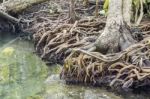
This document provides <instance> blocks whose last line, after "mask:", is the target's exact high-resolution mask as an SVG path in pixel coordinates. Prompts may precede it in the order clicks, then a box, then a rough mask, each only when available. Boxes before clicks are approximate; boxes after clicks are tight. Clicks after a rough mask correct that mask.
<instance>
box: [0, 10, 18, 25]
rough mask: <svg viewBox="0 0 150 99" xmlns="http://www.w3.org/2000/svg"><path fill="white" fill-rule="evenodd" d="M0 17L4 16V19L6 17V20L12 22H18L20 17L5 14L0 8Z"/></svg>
mask: <svg viewBox="0 0 150 99" xmlns="http://www.w3.org/2000/svg"><path fill="white" fill-rule="evenodd" d="M0 17H2V18H5V19H7V20H9V21H11V22H13V23H19V22H20V19H17V18H15V17H13V16H10V15H9V14H7V13H5V12H3V11H1V10H0Z"/></svg>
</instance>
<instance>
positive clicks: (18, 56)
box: [0, 37, 149, 99]
mask: <svg viewBox="0 0 150 99" xmlns="http://www.w3.org/2000/svg"><path fill="white" fill-rule="evenodd" d="M33 51H34V48H33V45H32V43H31V42H29V41H24V40H19V39H14V37H1V38H0V99H149V97H145V96H142V95H133V94H131V95H125V97H122V96H119V95H116V94H114V93H112V92H108V91H107V90H104V89H100V88H93V87H87V86H76V85H66V84H65V82H64V81H62V80H60V79H59V72H60V70H61V68H62V67H61V66H58V65H56V66H50V67H47V66H46V65H45V63H44V62H42V61H41V60H40V58H39V57H37V56H36V55H35V54H34V53H33Z"/></svg>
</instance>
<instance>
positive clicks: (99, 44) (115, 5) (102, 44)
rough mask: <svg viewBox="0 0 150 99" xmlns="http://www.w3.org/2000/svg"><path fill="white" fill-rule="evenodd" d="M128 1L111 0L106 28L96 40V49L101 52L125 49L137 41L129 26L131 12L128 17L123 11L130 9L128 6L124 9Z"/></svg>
mask: <svg viewBox="0 0 150 99" xmlns="http://www.w3.org/2000/svg"><path fill="white" fill-rule="evenodd" d="M126 1H128V0H124V1H123V0H110V3H109V4H110V5H109V11H108V17H107V22H106V26H105V29H104V31H103V33H102V34H101V35H100V36H99V38H98V39H97V41H96V42H95V46H96V49H97V50H98V51H99V52H102V53H104V54H106V53H114V52H118V51H121V50H124V49H126V48H127V47H128V46H130V45H131V44H133V43H135V41H134V39H133V38H132V36H131V33H130V28H129V27H128V25H130V23H129V20H130V16H129V15H130V14H128V16H127V17H123V13H124V14H126V13H127V11H129V9H130V8H129V7H128V8H127V7H126V9H124V10H123V8H124V7H125V6H126V5H124V4H127V3H126ZM129 1H130V0H129ZM123 3H124V4H123ZM123 6H124V7H123ZM123 11H125V12H123Z"/></svg>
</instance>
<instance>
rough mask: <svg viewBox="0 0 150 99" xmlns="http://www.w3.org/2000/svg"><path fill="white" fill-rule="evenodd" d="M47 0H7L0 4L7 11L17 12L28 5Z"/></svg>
mask: <svg viewBox="0 0 150 99" xmlns="http://www.w3.org/2000/svg"><path fill="white" fill-rule="evenodd" d="M45 1H48V0H8V1H6V2H4V3H2V4H1V5H0V6H3V7H4V10H5V11H6V12H9V13H19V12H21V11H23V10H24V9H26V8H27V7H29V6H32V5H34V4H38V3H42V2H45Z"/></svg>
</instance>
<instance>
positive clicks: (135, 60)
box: [61, 37, 150, 89]
mask: <svg viewBox="0 0 150 99" xmlns="http://www.w3.org/2000/svg"><path fill="white" fill-rule="evenodd" d="M149 39H150V38H149V37H148V38H145V39H144V40H142V41H141V42H139V43H138V44H135V45H132V46H130V47H129V48H127V49H126V50H124V51H122V52H120V53H115V54H110V55H102V54H100V53H98V52H87V51H83V50H81V49H76V50H74V51H73V52H72V54H71V55H70V56H68V57H67V58H66V60H65V63H64V66H63V70H62V72H61V78H63V79H65V80H66V81H67V82H71V79H73V80H72V81H76V82H79V83H83V82H84V83H90V84H94V85H95V84H96V85H104V84H105V85H106V86H111V87H118V86H120V87H122V88H123V89H128V88H135V87H136V88H137V87H138V86H145V85H149V83H146V82H145V81H146V79H149V77H150V67H149V66H150V58H149V56H150V43H149ZM95 53H96V54H95ZM106 78H107V79H106Z"/></svg>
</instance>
